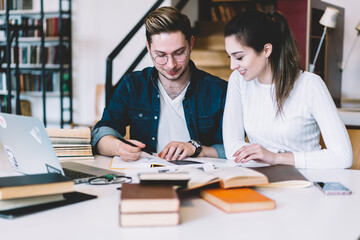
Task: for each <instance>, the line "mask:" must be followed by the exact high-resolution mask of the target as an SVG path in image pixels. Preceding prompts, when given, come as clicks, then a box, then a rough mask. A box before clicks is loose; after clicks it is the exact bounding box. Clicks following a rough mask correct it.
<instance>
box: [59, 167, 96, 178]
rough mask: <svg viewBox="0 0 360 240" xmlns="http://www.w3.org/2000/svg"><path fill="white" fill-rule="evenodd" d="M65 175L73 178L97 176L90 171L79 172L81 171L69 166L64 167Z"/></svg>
mask: <svg viewBox="0 0 360 240" xmlns="http://www.w3.org/2000/svg"><path fill="white" fill-rule="evenodd" d="M63 170H64V173H65V176H67V177H69V178H71V179H81V178H90V177H95V175H92V174H88V173H84V172H79V171H75V170H71V169H68V168H63Z"/></svg>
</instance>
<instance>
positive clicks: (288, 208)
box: [0, 157, 360, 240]
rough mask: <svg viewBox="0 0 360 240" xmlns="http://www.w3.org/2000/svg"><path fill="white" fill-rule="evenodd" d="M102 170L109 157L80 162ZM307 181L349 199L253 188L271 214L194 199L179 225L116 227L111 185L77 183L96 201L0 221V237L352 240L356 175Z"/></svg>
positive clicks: (321, 173) (357, 202)
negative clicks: (271, 205) (345, 192)
mask: <svg viewBox="0 0 360 240" xmlns="http://www.w3.org/2000/svg"><path fill="white" fill-rule="evenodd" d="M82 162H85V163H89V164H94V165H95V166H100V167H104V168H108V167H109V166H110V159H109V158H106V157H97V159H96V160H95V161H82ZM301 172H302V173H303V174H304V175H305V176H306V177H307V178H308V179H309V180H312V181H314V180H317V181H340V182H341V183H343V184H344V185H345V186H347V187H349V188H350V189H351V190H352V191H353V194H352V195H350V196H326V195H324V194H323V193H322V192H320V191H319V190H318V189H317V188H315V187H310V188H302V189H258V190H259V191H260V192H261V193H263V194H264V195H266V196H268V197H270V198H272V199H274V200H275V201H276V204H277V207H276V209H275V210H270V211H258V212H248V213H235V214H234V213H233V214H226V213H224V212H222V211H221V210H219V209H217V208H216V207H214V206H212V205H211V204H209V203H207V202H205V201H204V200H202V199H200V198H192V199H185V200H183V201H182V203H181V209H180V215H181V224H180V225H178V226H174V227H152V228H122V227H120V226H119V211H118V205H119V195H120V191H118V190H116V188H117V185H107V186H90V185H86V184H80V185H77V186H76V190H77V191H81V192H86V193H89V194H94V195H97V196H98V198H97V199H94V200H90V201H86V202H82V203H78V204H74V205H69V206H65V207H61V208H57V209H52V210H48V211H44V212H40V213H36V214H32V215H28V216H25V217H21V218H17V219H14V220H6V219H0V239H1V240H8V239H9V240H17V239H21V240H23V239H35V238H36V239H51V240H53V239H62V240H65V239H69V240H72V239H81V240H82V239H86V240H89V239H96V240H105V239H125V240H136V239H140V240H147V239H157V240H160V239H166V240H168V239H179V240H180V239H181V240H183V239H184V240H185V239H197V240H199V239H206V240H211V239H221V240H225V239H276V240H278V239H286V240H288V239H301V240H305V239H327V240H330V239H336V240H338V239H341V240H346V239H351V240H354V239H358V238H359V237H360V171H356V170H304V171H301Z"/></svg>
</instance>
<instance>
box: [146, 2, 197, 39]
mask: <svg viewBox="0 0 360 240" xmlns="http://www.w3.org/2000/svg"><path fill="white" fill-rule="evenodd" d="M145 28H146V39H147V41H148V43H149V44H151V37H152V36H153V35H156V34H160V33H173V32H177V31H181V32H182V33H183V34H184V36H185V39H186V40H187V41H189V42H190V38H191V24H190V20H189V18H188V17H187V16H186V15H184V14H182V13H181V12H180V11H179V10H178V9H176V8H174V7H161V8H158V9H156V10H155V11H153V12H151V13H150V14H149V15H148V16H147V17H146V19H145Z"/></svg>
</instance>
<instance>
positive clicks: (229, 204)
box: [200, 188, 276, 213]
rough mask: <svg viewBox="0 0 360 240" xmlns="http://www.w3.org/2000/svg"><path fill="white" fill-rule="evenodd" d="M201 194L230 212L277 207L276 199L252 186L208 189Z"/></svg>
mask: <svg viewBox="0 0 360 240" xmlns="http://www.w3.org/2000/svg"><path fill="white" fill-rule="evenodd" d="M200 196H201V197H202V198H203V199H205V200H206V201H208V202H209V203H211V204H213V205H214V206H216V207H218V208H220V209H221V210H223V211H225V212H228V213H236V212H249V211H260V210H270V209H274V208H275V207H276V203H275V201H274V200H272V199H270V198H268V197H266V196H264V195H262V194H261V193H259V192H257V191H255V190H254V189H251V188H234V189H222V188H216V189H206V190H202V191H201V192H200Z"/></svg>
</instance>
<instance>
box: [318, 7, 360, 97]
mask: <svg viewBox="0 0 360 240" xmlns="http://www.w3.org/2000/svg"><path fill="white" fill-rule="evenodd" d="M323 2H328V3H330V4H334V5H337V6H339V7H343V8H344V9H345V23H344V46H342V47H343V54H344V55H343V59H344V60H345V59H346V58H348V56H349V54H350V51H351V48H352V46H353V44H354V42H355V39H356V38H360V37H357V31H356V30H355V27H356V25H357V24H358V23H359V22H360V15H359V11H358V10H359V9H360V1H359V0H356V1H350V0H346V1H344V0H323ZM339 47H341V46H339ZM341 88H342V89H341V92H342V98H344V99H358V100H360V39H357V41H356V45H355V46H354V48H353V49H352V52H351V55H350V58H349V61H348V62H347V64H346V66H345V69H344V71H343V73H342V86H341Z"/></svg>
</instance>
